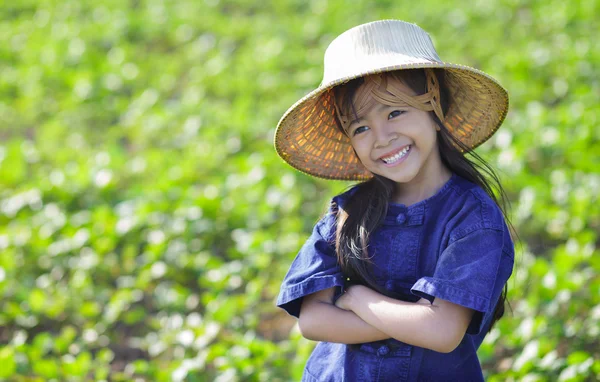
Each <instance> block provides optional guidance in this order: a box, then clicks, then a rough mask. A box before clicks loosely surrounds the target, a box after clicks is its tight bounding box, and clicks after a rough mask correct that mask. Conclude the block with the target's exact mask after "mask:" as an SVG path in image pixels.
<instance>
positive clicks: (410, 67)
mask: <svg viewBox="0 0 600 382" xmlns="http://www.w3.org/2000/svg"><path fill="white" fill-rule="evenodd" d="M507 108H508V96H507V93H506V91H505V90H504V89H503V88H502V87H501V86H500V85H499V84H498V83H497V82H496V81H495V80H494V79H492V78H491V77H489V76H488V75H486V74H485V73H483V72H481V71H479V70H476V69H473V68H470V67H467V66H461V65H455V64H449V63H445V62H442V61H441V60H440V58H439V57H438V55H437V53H436V51H435V49H434V47H433V44H432V43H431V40H430V38H429V35H428V34H427V33H426V32H425V31H423V30H422V29H421V28H419V27H418V26H416V25H414V24H410V23H405V22H402V21H397V20H385V21H378V22H373V23H368V24H364V25H360V26H358V27H355V28H352V29H350V30H348V31H346V32H345V33H343V34H342V35H340V36H339V37H338V38H336V39H335V40H334V41H333V42H332V43H331V44H330V46H329V47H328V49H327V51H326V53H325V73H324V79H323V82H322V84H321V86H319V88H317V89H316V90H314V91H312V92H311V93H309V94H308V95H307V96H306V97H304V98H302V99H301V100H300V101H299V102H297V103H296V104H295V105H294V106H292V107H291V108H290V109H289V110H288V111H287V112H286V114H285V115H284V116H283V118H282V119H281V121H280V122H279V125H278V127H277V132H276V136H275V146H276V149H277V152H278V153H279V155H280V156H281V157H282V158H283V159H284V160H285V161H287V162H288V163H289V164H290V165H292V166H293V167H295V168H297V169H299V170H301V171H303V172H305V173H308V174H311V175H314V176H317V177H322V178H329V179H347V180H364V182H362V183H360V184H358V185H357V186H355V187H353V188H352V189H350V190H349V191H347V192H345V193H343V194H341V195H338V196H336V197H334V198H333V200H332V202H331V206H330V209H329V212H328V213H327V214H326V215H325V216H324V217H323V218H322V219H321V220H320V221H319V222H318V223H317V224H316V226H315V228H314V230H313V233H312V235H311V237H310V238H309V239H308V241H307V242H306V244H305V245H304V246H303V247H302V249H301V250H300V252H299V253H298V255H297V257H296V259H295V260H294V262H293V263H292V265H291V267H290V270H289V272H288V274H287V275H286V277H285V280H284V281H283V284H282V286H281V292H280V294H279V297H278V301H277V305H278V306H280V307H281V308H283V309H285V310H286V311H287V312H288V313H289V314H291V315H293V316H295V317H298V318H299V327H300V331H301V333H302V335H303V336H304V337H306V338H308V339H311V340H315V341H320V342H319V343H318V344H317V346H316V347H315V349H314V351H313V353H312V355H311V356H310V358H309V360H308V362H307V365H306V368H305V371H304V375H303V381H417V380H419V381H422V380H427V381H431V380H443V381H476V380H483V374H482V370H481V366H480V364H479V361H478V359H477V354H476V351H477V348H478V347H479V345H480V344H481V342H482V340H483V338H484V337H485V335H486V333H487V332H488V331H489V330H490V328H491V326H492V325H493V323H494V322H495V321H496V320H498V319H499V318H500V317H501V316H502V314H503V312H504V300H505V295H506V282H507V280H508V278H509V276H510V275H511V273H512V268H513V256H514V246H513V242H512V240H511V236H510V231H509V229H508V227H507V224H506V222H505V217H504V215H505V214H504V207H503V205H504V203H502V204H500V203H499V202H498V200H497V199H496V197H495V195H494V192H493V188H492V186H491V185H490V183H489V181H488V178H491V179H492V180H493V182H492V184H493V185H494V187H495V188H496V189H497V190H498V191H499V192H500V194H501V195H502V198H501V199H502V201H504V191H503V190H502V187H501V186H500V184H499V182H498V178H497V177H496V175H495V174H494V172H493V171H492V170H491V169H490V168H489V167H488V166H487V165H486V164H485V162H483V160H481V158H479V157H478V156H477V155H476V154H474V153H472V152H471V156H472V157H473V158H475V159H476V160H477V161H478V162H472V161H471V160H470V159H468V158H467V157H465V156H464V153H466V152H470V151H471V150H472V149H473V148H475V147H476V146H478V145H479V144H481V143H482V142H484V141H485V140H487V139H488V138H489V137H490V136H491V135H492V134H493V133H494V132H495V131H496V130H497V129H498V127H499V126H500V125H501V123H502V121H503V120H504V117H505V116H506V112H507ZM484 175H485V176H484ZM503 291H504V292H503Z"/></svg>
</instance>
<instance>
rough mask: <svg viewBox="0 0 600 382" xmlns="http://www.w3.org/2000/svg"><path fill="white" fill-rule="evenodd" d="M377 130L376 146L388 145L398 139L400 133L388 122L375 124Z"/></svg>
mask: <svg viewBox="0 0 600 382" xmlns="http://www.w3.org/2000/svg"><path fill="white" fill-rule="evenodd" d="M374 130H375V147H377V148H380V147H386V146H387V145H389V144H390V143H392V142H393V141H395V140H396V139H398V133H397V132H396V131H394V129H393V128H392V127H391V126H389V124H387V123H379V124H377V125H375V126H374Z"/></svg>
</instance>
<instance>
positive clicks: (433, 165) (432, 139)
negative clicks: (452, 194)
mask: <svg viewBox="0 0 600 382" xmlns="http://www.w3.org/2000/svg"><path fill="white" fill-rule="evenodd" d="M387 81H388V82H394V84H395V85H396V86H398V87H401V88H402V89H403V91H404V92H405V93H406V94H408V95H411V96H415V95H417V94H416V93H415V92H414V91H413V90H412V89H411V88H410V87H408V86H407V85H405V84H404V83H402V82H400V81H399V80H398V79H396V78H395V77H392V76H389V77H388V79H387ZM361 90H362V87H361V88H359V89H358V90H357V92H356V95H355V98H358V97H359V96H360V92H361ZM361 114H362V115H358V117H359V118H358V120H354V121H351V122H350V123H349V124H347V125H346V126H345V130H346V133H347V134H348V136H349V137H350V142H351V143H352V146H353V147H354V150H355V151H356V154H357V155H358V158H359V159H360V161H361V162H362V164H363V165H364V166H365V167H366V168H367V169H368V170H369V171H371V172H372V173H374V174H378V175H381V176H384V177H386V178H388V179H391V180H393V181H395V182H396V183H419V182H421V181H422V179H424V178H425V177H429V176H440V175H441V174H442V163H441V159H440V155H439V151H438V148H437V132H436V127H437V124H436V123H435V121H434V120H433V118H432V116H431V114H430V112H427V111H422V110H419V109H416V108H414V107H411V106H400V107H399V106H389V105H386V104H383V103H380V102H378V101H375V102H371V107H369V108H368V109H366V110H363V111H362V112H361Z"/></svg>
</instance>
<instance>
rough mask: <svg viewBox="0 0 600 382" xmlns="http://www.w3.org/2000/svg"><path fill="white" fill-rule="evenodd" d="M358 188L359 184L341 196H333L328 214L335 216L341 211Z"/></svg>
mask: <svg viewBox="0 0 600 382" xmlns="http://www.w3.org/2000/svg"><path fill="white" fill-rule="evenodd" d="M359 187H360V184H357V185H354V186H352V187H350V188H349V189H347V190H346V191H344V192H342V193H341V194H339V195H336V196H334V197H333V198H332V199H331V202H330V204H329V212H330V213H334V214H337V212H338V211H339V210H340V209H342V210H343V209H344V208H345V207H346V206H347V204H348V202H349V201H350V199H351V198H352V196H353V195H354V194H355V193H356V191H358V188H359Z"/></svg>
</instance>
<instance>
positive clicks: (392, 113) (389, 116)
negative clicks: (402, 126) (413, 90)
mask: <svg viewBox="0 0 600 382" xmlns="http://www.w3.org/2000/svg"><path fill="white" fill-rule="evenodd" d="M402 114H404V110H394V111H392V112H391V113H390V114H389V115H388V119H392V118H395V117H397V116H399V115H402Z"/></svg>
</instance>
